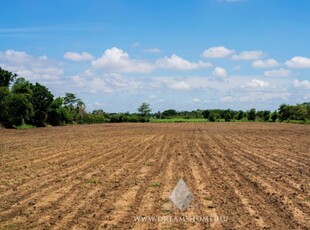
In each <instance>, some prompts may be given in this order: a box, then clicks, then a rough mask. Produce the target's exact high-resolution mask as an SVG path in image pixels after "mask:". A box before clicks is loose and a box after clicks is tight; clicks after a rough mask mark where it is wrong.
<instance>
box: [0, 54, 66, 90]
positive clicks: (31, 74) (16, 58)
mask: <svg viewBox="0 0 310 230" xmlns="http://www.w3.org/2000/svg"><path fill="white" fill-rule="evenodd" d="M0 66H1V67H2V68H4V69H6V70H9V71H11V72H14V73H16V74H18V76H20V77H24V78H26V79H27V80H33V81H40V82H41V83H46V82H49V83H54V84H57V83H59V81H60V77H61V76H62V75H63V73H64V71H63V68H62V64H61V63H60V62H57V61H54V60H51V59H49V58H48V57H47V56H39V57H34V56H31V55H29V54H27V53H26V52H22V51H15V50H6V51H4V52H1V51H0Z"/></svg>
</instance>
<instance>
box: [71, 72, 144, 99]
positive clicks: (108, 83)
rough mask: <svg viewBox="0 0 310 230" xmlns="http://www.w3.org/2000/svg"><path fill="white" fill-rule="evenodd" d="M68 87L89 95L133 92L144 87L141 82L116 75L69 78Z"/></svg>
mask: <svg viewBox="0 0 310 230" xmlns="http://www.w3.org/2000/svg"><path fill="white" fill-rule="evenodd" d="M70 86H71V87H73V88H75V89H79V90H81V91H82V92H86V93H91V94H98V93H114V92H125V91H133V90H137V89H142V88H144V87H145V85H144V83H143V82H142V81H140V80H138V79H133V78H126V77H124V76H121V75H120V74H117V73H108V74H102V75H97V74H94V75H92V76H89V75H88V76H86V75H83V74H82V75H75V76H71V78H70Z"/></svg>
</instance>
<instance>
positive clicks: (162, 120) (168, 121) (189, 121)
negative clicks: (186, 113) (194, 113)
mask: <svg viewBox="0 0 310 230" xmlns="http://www.w3.org/2000/svg"><path fill="white" fill-rule="evenodd" d="M150 122H151V123H181V122H185V123H200V122H209V121H208V119H204V118H190V119H186V118H170V119H168V118H167V119H154V118H151V119H150Z"/></svg>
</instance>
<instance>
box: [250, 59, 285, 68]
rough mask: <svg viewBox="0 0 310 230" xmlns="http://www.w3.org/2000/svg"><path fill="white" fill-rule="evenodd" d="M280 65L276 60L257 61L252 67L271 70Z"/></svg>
mask: <svg viewBox="0 0 310 230" xmlns="http://www.w3.org/2000/svg"><path fill="white" fill-rule="evenodd" d="M278 65H279V62H277V61H276V60H275V59H267V60H256V61H254V62H252V66H253V67H254V68H270V67H276V66H278Z"/></svg>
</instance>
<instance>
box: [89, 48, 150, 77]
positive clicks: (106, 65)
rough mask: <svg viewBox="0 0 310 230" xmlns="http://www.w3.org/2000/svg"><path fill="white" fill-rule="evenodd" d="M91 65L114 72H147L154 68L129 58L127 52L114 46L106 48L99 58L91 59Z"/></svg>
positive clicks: (146, 63)
mask: <svg viewBox="0 0 310 230" xmlns="http://www.w3.org/2000/svg"><path fill="white" fill-rule="evenodd" d="M92 66H93V67H94V68H97V69H99V68H100V69H103V70H105V71H106V72H115V73H118V72H124V73H148V72H151V71H152V70H153V69H154V67H153V66H152V65H151V64H149V63H148V62H145V61H142V60H134V59H131V58H130V57H129V54H128V53H126V52H124V51H123V50H122V49H119V48H116V47H113V48H111V49H107V50H106V51H105V52H104V54H103V55H102V56H101V57H100V58H98V59H96V60H93V61H92Z"/></svg>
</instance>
